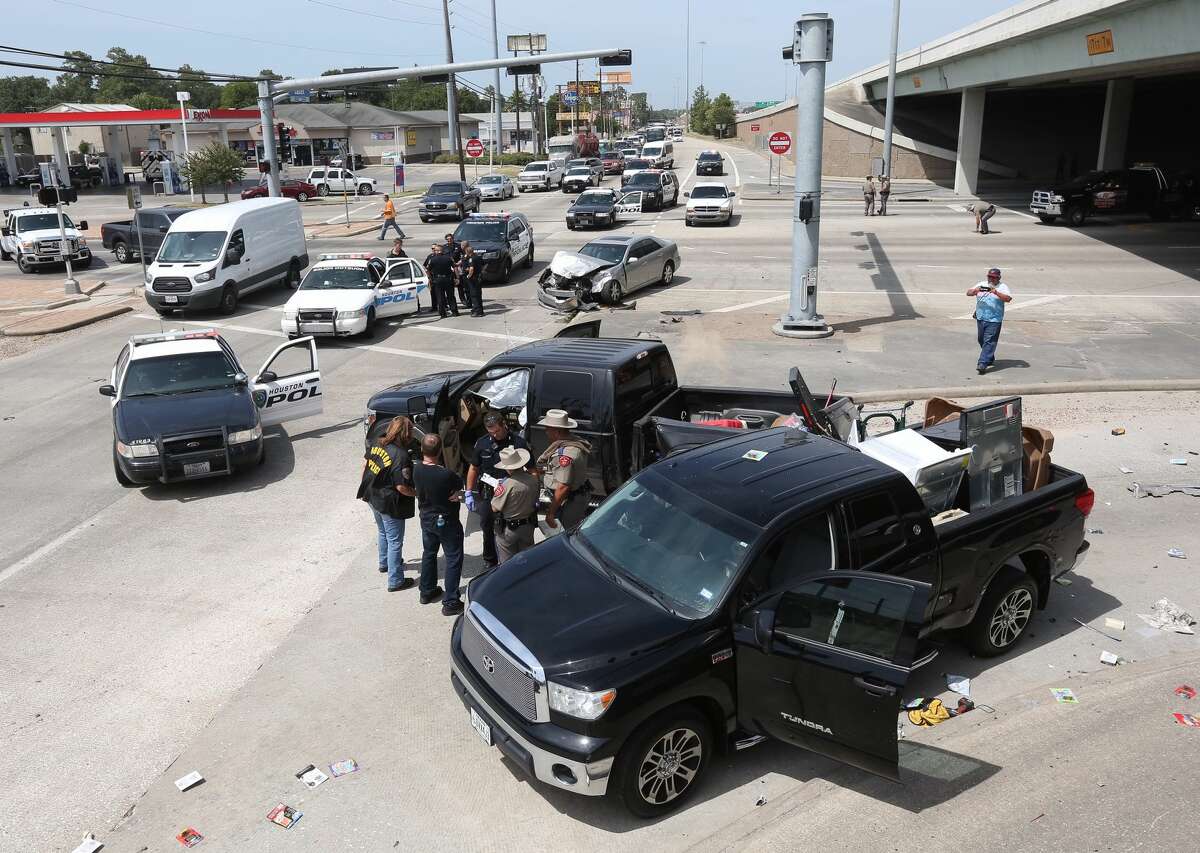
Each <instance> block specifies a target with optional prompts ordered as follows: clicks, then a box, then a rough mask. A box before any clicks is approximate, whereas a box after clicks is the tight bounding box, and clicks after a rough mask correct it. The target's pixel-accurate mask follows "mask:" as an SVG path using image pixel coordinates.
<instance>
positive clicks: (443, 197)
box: [421, 193, 463, 202]
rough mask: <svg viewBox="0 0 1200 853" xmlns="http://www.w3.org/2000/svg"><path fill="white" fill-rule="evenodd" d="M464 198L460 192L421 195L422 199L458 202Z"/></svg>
mask: <svg viewBox="0 0 1200 853" xmlns="http://www.w3.org/2000/svg"><path fill="white" fill-rule="evenodd" d="M462 199H463V197H462V196H461V195H459V194H458V193H432V194H429V195H423V196H421V201H440V202H458V201H462Z"/></svg>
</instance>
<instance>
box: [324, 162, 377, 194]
mask: <svg viewBox="0 0 1200 853" xmlns="http://www.w3.org/2000/svg"><path fill="white" fill-rule="evenodd" d="M308 182H309V183H310V184H312V185H313V186H314V187H316V188H317V195H329V194H330V193H356V194H358V195H374V193H375V188H376V185H377V184H378V181H376V180H375V179H374V178H368V177H365V176H362V175H356V174H354V173H353V172H351V171H350V170H349V169H331V168H326V167H324V166H321V167H319V168H316V169H311V170H309V173H308Z"/></svg>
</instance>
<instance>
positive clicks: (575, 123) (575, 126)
mask: <svg viewBox="0 0 1200 853" xmlns="http://www.w3.org/2000/svg"><path fill="white" fill-rule="evenodd" d="M580 94H581V92H580V91H579V60H578V59H576V60H575V117H574V118H573V119H571V135H572V136H576V135H578V133H579V96H580Z"/></svg>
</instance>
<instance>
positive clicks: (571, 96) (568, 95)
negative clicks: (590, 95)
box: [562, 89, 579, 107]
mask: <svg viewBox="0 0 1200 853" xmlns="http://www.w3.org/2000/svg"><path fill="white" fill-rule="evenodd" d="M562 99H563V103H564V104H566V105H567V106H568V107H573V106H575V105H576V104H577V103H579V96H578V95H576V94H575V92H573V91H572V90H570V89H568V90H567V91H565V92H563V98H562Z"/></svg>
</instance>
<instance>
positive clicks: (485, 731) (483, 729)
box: [471, 708, 492, 746]
mask: <svg viewBox="0 0 1200 853" xmlns="http://www.w3.org/2000/svg"><path fill="white" fill-rule="evenodd" d="M471 728H473V729H475V732H476V733H477V734H478V735H479V737H480V739H481V740H483V742H484V743H486V744H487V745H488V746H491V745H492V727H491V726H489V725H488V724H487V723H486V722H484V719H483V717H481V716H479V712H478V711H476V710H475V709H474V708H472V709H471Z"/></svg>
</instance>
